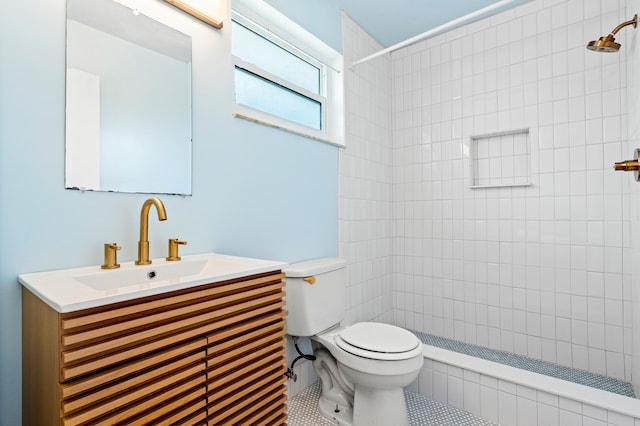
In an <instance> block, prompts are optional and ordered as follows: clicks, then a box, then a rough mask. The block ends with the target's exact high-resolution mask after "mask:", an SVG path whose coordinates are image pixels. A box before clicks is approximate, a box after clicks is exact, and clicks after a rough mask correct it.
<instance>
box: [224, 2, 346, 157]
mask: <svg viewBox="0 0 640 426" xmlns="http://www.w3.org/2000/svg"><path fill="white" fill-rule="evenodd" d="M232 19H233V20H234V21H236V22H237V23H238V24H240V25H243V26H245V27H247V28H248V29H249V30H251V31H253V32H255V33H256V34H258V35H260V36H262V37H264V38H266V39H267V40H269V41H271V42H272V43H274V44H276V45H278V46H280V47H281V48H282V49H284V50H287V51H288V52H289V53H291V54H293V55H295V56H297V57H299V58H300V59H301V60H304V61H306V62H308V63H310V64H312V65H313V66H315V67H317V68H318V69H319V70H320V95H318V94H315V93H312V92H310V91H308V90H306V89H303V88H301V87H299V86H297V85H295V84H293V83H291V82H289V81H287V80H285V79H282V78H280V77H278V76H275V75H273V74H271V73H269V72H267V71H265V70H263V69H261V68H259V67H257V66H255V65H253V64H250V63H247V62H245V61H243V60H241V59H240V58H237V57H235V56H234V57H233V61H232V62H233V67H234V70H233V71H234V73H235V71H236V70H235V69H236V67H237V68H241V69H244V70H246V71H248V72H249V73H252V74H254V75H257V76H258V77H262V78H264V79H265V80H268V81H271V82H273V83H275V84H278V85H280V86H282V87H283V88H285V89H289V90H291V91H293V92H297V93H299V94H301V95H302V96H305V97H307V98H309V99H311V100H314V101H316V102H319V103H320V108H321V117H322V118H321V123H320V126H321V128H320V130H318V129H314V128H311V127H307V126H305V125H302V124H298V123H295V122H293V121H290V120H287V119H285V118H281V117H277V116H274V115H272V114H269V113H266V112H264V111H260V110H257V109H254V108H251V107H248V106H246V105H242V104H239V103H236V102H235V101H234V106H233V116H234V117H237V118H242V119H245V120H249V121H252V122H255V123H258V124H262V125H266V126H270V127H274V128H278V129H281V130H283V131H287V132H291V133H294V134H298V135H301V136H304V137H308V138H311V139H315V140H318V141H322V142H326V143H330V144H333V145H338V146H344V106H343V104H344V103H343V99H344V93H343V90H344V89H343V87H344V85H343V81H342V55H341V54H339V53H338V52H336V51H334V50H333V49H331V48H330V47H329V46H327V45H326V44H324V43H323V42H322V41H320V40H318V39H317V38H316V37H314V36H313V35H311V34H310V33H309V32H308V31H306V30H305V29H304V28H302V27H300V26H299V25H297V24H296V23H294V22H293V21H291V20H290V19H288V18H287V17H285V16H284V15H282V14H281V13H280V12H278V11H277V10H275V9H274V8H273V7H271V6H270V5H268V4H267V3H266V2H264V1H262V0H234V1H233V10H232ZM231 36H232V37H233V34H232V35H231Z"/></svg>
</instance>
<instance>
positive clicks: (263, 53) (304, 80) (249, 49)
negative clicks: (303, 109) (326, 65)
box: [233, 21, 320, 94]
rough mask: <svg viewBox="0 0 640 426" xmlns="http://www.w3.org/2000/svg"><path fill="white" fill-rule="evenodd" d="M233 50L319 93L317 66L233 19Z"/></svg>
mask: <svg viewBox="0 0 640 426" xmlns="http://www.w3.org/2000/svg"><path fill="white" fill-rule="evenodd" d="M233 54H234V55H235V56H237V57H239V58H241V59H242V60H244V61H246V62H250V63H252V64H254V65H256V66H258V67H260V68H262V69H263V70H265V71H267V72H268V73H271V74H273V75H276V76H278V77H280V78H282V79H284V80H287V81H289V82H291V83H293V84H295V85H297V86H299V87H301V88H303V89H306V90H308V91H310V92H311V93H315V94H320V69H319V68H318V67H316V66H314V65H312V64H310V63H309V62H307V61H305V60H303V59H301V58H299V57H298V56H296V55H294V54H292V53H290V52H289V51H287V50H285V49H283V48H282V47H280V46H278V45H276V44H274V43H273V42H271V41H269V40H267V39H265V38H264V37H262V36H260V35H258V34H256V33H255V32H253V31H251V30H250V29H248V28H246V27H245V26H243V25H242V24H239V23H238V22H235V21H233Z"/></svg>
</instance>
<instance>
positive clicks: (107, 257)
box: [101, 243, 122, 269]
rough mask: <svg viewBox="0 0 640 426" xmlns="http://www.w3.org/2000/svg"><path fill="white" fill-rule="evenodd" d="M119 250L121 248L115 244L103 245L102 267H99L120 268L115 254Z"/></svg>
mask: <svg viewBox="0 0 640 426" xmlns="http://www.w3.org/2000/svg"><path fill="white" fill-rule="evenodd" d="M121 248H122V247H120V246H119V245H117V244H116V243H105V244H104V265H102V266H101V268H102V269H116V268H119V267H120V264H119V263H118V254H117V252H118V250H120V249H121Z"/></svg>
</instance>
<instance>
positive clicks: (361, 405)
mask: <svg viewBox="0 0 640 426" xmlns="http://www.w3.org/2000/svg"><path fill="white" fill-rule="evenodd" d="M378 425H379V426H386V425H393V426H408V425H409V416H408V415H407V403H406V401H405V398H404V391H403V389H402V388H399V389H391V390H382V389H371V388H367V387H364V386H358V385H356V392H355V395H354V401H353V426H378Z"/></svg>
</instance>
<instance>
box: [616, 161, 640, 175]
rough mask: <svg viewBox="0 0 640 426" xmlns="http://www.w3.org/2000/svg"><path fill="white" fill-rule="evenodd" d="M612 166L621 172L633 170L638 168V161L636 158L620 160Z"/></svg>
mask: <svg viewBox="0 0 640 426" xmlns="http://www.w3.org/2000/svg"><path fill="white" fill-rule="evenodd" d="M613 168H614V169H615V170H618V171H622V172H633V171H637V170H640V162H638V160H626V161H620V162H618V163H616V164H615V166H614V167H613Z"/></svg>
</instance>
